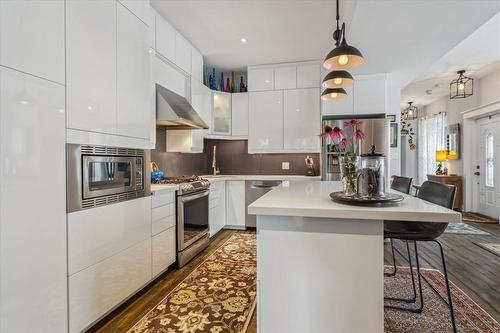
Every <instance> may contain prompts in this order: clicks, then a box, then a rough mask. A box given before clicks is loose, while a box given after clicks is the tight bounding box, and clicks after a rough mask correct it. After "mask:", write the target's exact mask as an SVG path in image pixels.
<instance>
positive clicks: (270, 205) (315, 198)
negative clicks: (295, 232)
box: [248, 181, 462, 223]
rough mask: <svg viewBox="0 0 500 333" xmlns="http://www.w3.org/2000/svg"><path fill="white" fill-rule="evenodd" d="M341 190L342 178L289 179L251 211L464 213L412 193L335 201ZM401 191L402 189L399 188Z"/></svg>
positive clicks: (449, 218) (374, 216)
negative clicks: (357, 202)
mask: <svg viewBox="0 0 500 333" xmlns="http://www.w3.org/2000/svg"><path fill="white" fill-rule="evenodd" d="M340 190H342V183H341V182H324V181H290V182H287V183H284V184H283V185H282V186H280V187H277V188H275V189H273V190H272V191H270V192H269V193H267V194H265V195H264V196H262V197H260V198H259V199H257V200H256V201H255V202H253V203H252V204H250V205H249V206H248V212H249V214H253V215H279V216H303V217H320V218H343V219H366V220H400V221H422V222H449V223H455V222H460V221H461V218H462V216H461V214H460V213H458V212H455V211H453V210H451V209H447V208H444V207H441V206H438V205H435V204H432V203H430V202H426V201H424V200H421V199H418V198H416V197H413V196H411V195H403V196H404V200H403V201H402V202H400V203H397V204H395V205H391V206H383V207H382V206H352V205H346V204H341V203H337V202H334V201H332V200H331V199H330V196H329V194H330V193H331V192H334V191H340ZM396 193H399V192H396Z"/></svg>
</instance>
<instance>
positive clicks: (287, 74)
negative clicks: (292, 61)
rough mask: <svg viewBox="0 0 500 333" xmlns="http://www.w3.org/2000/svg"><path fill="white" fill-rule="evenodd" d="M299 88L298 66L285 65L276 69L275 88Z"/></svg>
mask: <svg viewBox="0 0 500 333" xmlns="http://www.w3.org/2000/svg"><path fill="white" fill-rule="evenodd" d="M295 88H297V67H296V66H283V67H281V66H280V67H276V68H275V69H274V89H295Z"/></svg>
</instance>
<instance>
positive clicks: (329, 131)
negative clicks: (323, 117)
mask: <svg viewBox="0 0 500 333" xmlns="http://www.w3.org/2000/svg"><path fill="white" fill-rule="evenodd" d="M332 131H333V128H332V127H331V126H328V125H325V130H324V131H323V133H321V134H320V135H319V136H320V137H325V136H327V135H330V136H331V133H332Z"/></svg>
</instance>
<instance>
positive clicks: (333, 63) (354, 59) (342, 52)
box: [323, 0, 364, 70]
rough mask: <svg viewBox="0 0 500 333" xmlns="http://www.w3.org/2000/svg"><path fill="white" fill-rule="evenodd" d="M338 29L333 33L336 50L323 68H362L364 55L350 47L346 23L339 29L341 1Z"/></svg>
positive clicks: (331, 52) (337, 18)
mask: <svg viewBox="0 0 500 333" xmlns="http://www.w3.org/2000/svg"><path fill="white" fill-rule="evenodd" d="M336 20H337V29H336V30H335V32H334V33H333V39H334V40H335V48H334V49H333V50H331V51H330V53H328V55H327V56H326V58H325V61H324V62H323V67H325V68H326V69H329V70H349V69H353V68H356V67H358V66H360V65H361V64H362V63H363V62H364V58H363V55H362V54H361V52H360V51H359V50H358V49H357V48H355V47H354V46H351V45H348V44H347V40H346V37H345V23H342V29H339V0H337V16H336Z"/></svg>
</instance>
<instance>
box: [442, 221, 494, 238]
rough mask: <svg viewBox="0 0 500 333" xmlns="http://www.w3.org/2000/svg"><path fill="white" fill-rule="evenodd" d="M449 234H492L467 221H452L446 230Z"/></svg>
mask: <svg viewBox="0 0 500 333" xmlns="http://www.w3.org/2000/svg"><path fill="white" fill-rule="evenodd" d="M444 232H445V233H447V234H458V235H490V233H488V232H486V231H483V230H480V229H478V228H475V227H473V226H471V225H468V224H467V223H463V222H460V223H450V224H448V226H447V227H446V230H445V231H444Z"/></svg>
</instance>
